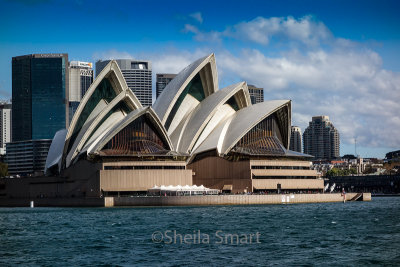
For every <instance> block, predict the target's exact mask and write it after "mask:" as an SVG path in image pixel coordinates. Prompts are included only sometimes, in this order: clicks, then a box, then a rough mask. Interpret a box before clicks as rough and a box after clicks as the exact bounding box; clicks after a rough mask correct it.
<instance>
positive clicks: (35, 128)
mask: <svg viewBox="0 0 400 267" xmlns="http://www.w3.org/2000/svg"><path fill="white" fill-rule="evenodd" d="M68 74H69V73H68V54H32V55H25V56H18V57H13V58H12V103H13V106H12V108H13V110H12V141H13V142H16V141H23V140H32V139H51V138H53V136H54V134H55V133H56V132H57V131H58V130H60V129H64V128H68V122H69V120H68V97H69V93H68V90H69V86H68V82H69V79H68V76H69V75H68Z"/></svg>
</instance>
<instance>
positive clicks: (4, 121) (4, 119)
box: [0, 102, 12, 155]
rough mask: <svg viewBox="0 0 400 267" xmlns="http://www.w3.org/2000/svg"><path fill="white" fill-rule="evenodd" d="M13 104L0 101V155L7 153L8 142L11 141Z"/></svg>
mask: <svg viewBox="0 0 400 267" xmlns="http://www.w3.org/2000/svg"><path fill="white" fill-rule="evenodd" d="M11 106H12V105H11V104H10V103H8V102H2V103H0V155H4V154H5V153H6V143H8V142H11Z"/></svg>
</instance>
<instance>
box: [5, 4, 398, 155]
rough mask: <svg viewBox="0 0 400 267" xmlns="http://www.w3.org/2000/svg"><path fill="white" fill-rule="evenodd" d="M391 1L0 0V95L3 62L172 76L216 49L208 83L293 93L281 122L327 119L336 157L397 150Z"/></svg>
mask: <svg viewBox="0 0 400 267" xmlns="http://www.w3.org/2000/svg"><path fill="white" fill-rule="evenodd" d="M399 11H400V4H399V3H398V1H382V0H381V1H251V0H248V1H197V2H196V3H195V2H194V1H84V0H77V1H61V0H36V1H35V0H17V1H11V0H9V1H5V0H0V98H1V99H6V98H10V97H11V57H13V56H18V55H23V54H31V53H50V52H66V53H68V54H69V58H70V60H82V61H91V62H94V61H95V60H97V59H104V58H128V57H133V58H137V59H150V60H151V61H152V62H153V72H154V73H156V72H178V71H179V70H180V69H182V68H183V67H185V66H186V65H187V64H189V63H190V62H191V61H193V60H195V59H196V58H198V57H201V56H204V55H205V54H207V53H211V52H214V53H215V54H216V59H217V66H218V72H219V80H220V87H223V86H227V85H229V84H232V83H235V82H238V81H242V80H245V81H247V82H248V83H253V84H255V85H257V86H260V87H264V88H265V99H277V98H283V99H291V100H293V124H295V125H299V126H300V127H301V128H302V129H303V130H304V129H305V127H306V126H307V124H308V121H310V119H311V116H313V115H328V116H330V118H331V120H332V122H333V123H334V125H335V126H336V127H337V128H338V129H339V131H340V133H341V142H342V145H341V154H342V155H343V154H346V153H354V138H357V143H358V149H357V150H358V151H357V152H358V153H359V154H361V156H364V157H384V154H385V153H386V152H388V151H391V150H395V149H400V135H399V134H395V133H399V132H400V118H399V116H400V115H399V114H400V112H399V108H398V103H399V102H400V53H399V48H400V16H399V15H398V13H399Z"/></svg>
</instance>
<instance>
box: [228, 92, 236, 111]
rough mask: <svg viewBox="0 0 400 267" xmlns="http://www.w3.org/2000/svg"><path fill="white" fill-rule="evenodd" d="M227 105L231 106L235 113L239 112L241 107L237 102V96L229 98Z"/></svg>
mask: <svg viewBox="0 0 400 267" xmlns="http://www.w3.org/2000/svg"><path fill="white" fill-rule="evenodd" d="M226 104H228V105H229V106H231V107H232V108H233V109H234V110H235V111H238V110H239V105H238V103H237V102H236V99H235V96H232V97H231V98H229V99H228V101H226Z"/></svg>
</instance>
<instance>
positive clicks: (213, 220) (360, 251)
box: [0, 197, 400, 266]
mask: <svg viewBox="0 0 400 267" xmlns="http://www.w3.org/2000/svg"><path fill="white" fill-rule="evenodd" d="M158 231H159V232H158ZM199 231H200V233H201V234H200V237H201V238H200V239H198V233H199ZM153 233H154V236H152V235H153ZM216 233H217V235H216ZM257 233H259V239H258V240H257V239H256V235H257ZM161 234H163V235H164V236H163V238H164V239H163V240H162V241H161V242H160V240H161ZM185 234H186V235H187V236H186V239H185ZM229 234H232V236H229ZM234 234H237V235H236V236H235V235H234ZM251 234H252V236H251V238H250V235H251ZM207 236H208V239H207ZM219 236H222V240H223V242H222V244H221V238H219ZM153 237H154V238H155V241H153V240H152V238H153ZM237 237H239V238H240V239H239V238H237ZM225 238H226V239H225ZM250 239H251V240H250ZM199 241H201V242H199ZM225 241H226V242H225ZM250 241H251V243H250ZM156 242H160V243H156ZM171 242H172V243H171ZM199 243H200V244H199ZM238 243H239V244H238ZM9 265H14V266H16V265H18V266H20V265H40V266H56V265H63V266H85V265H86V266H89V265H90V266H97V265H119V266H131V265H146V266H149V265H167V266H169V265H176V266H177V265H223V266H226V265H262V266H265V265H336V266H337V265H341V266H363V265H392V266H396V265H397V266H399V265H400V198H396V197H390V198H389V197H388V198H374V199H373V200H372V201H371V202H347V203H345V204H343V203H325V204H292V205H263V206H214V207H157V208H33V209H31V208H1V209H0V266H9Z"/></svg>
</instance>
